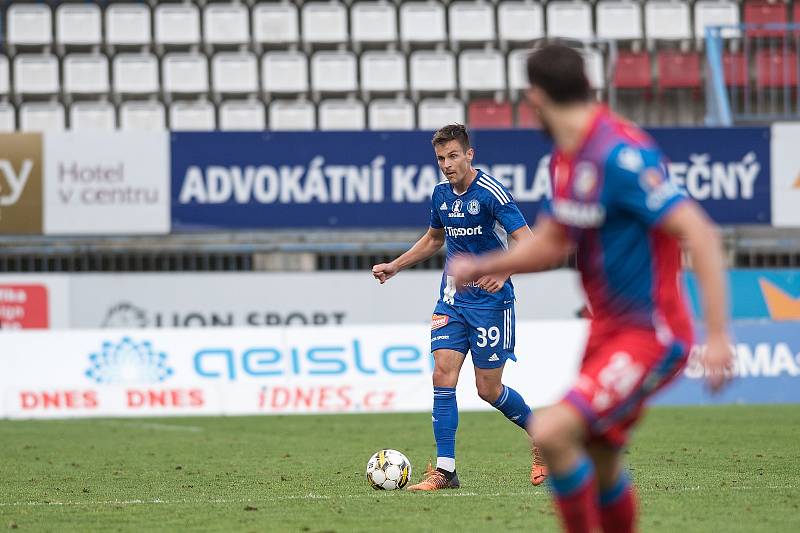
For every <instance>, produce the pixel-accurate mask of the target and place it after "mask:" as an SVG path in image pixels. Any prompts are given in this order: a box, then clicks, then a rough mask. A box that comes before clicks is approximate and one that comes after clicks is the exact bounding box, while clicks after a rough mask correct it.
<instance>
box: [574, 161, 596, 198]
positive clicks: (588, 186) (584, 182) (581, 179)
mask: <svg viewBox="0 0 800 533" xmlns="http://www.w3.org/2000/svg"><path fill="white" fill-rule="evenodd" d="M596 186H597V169H596V168H595V166H594V165H593V164H592V163H589V162H587V161H582V162H580V163H578V164H577V165H576V166H575V181H574V183H573V187H574V188H575V196H576V197H577V198H581V199H585V198H588V197H589V196H590V195H591V194H592V192H594V190H595V187H596Z"/></svg>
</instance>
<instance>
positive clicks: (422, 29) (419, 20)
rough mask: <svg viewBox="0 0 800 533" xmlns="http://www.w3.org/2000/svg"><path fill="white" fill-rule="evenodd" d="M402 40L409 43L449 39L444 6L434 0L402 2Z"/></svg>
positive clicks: (437, 41)
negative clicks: (433, 0)
mask: <svg viewBox="0 0 800 533" xmlns="http://www.w3.org/2000/svg"><path fill="white" fill-rule="evenodd" d="M400 41H401V42H403V43H408V44H416V43H422V44H435V43H443V42H445V41H447V30H446V28H445V14H444V6H442V5H441V4H439V3H438V2H432V1H428V2H404V3H403V4H401V5H400Z"/></svg>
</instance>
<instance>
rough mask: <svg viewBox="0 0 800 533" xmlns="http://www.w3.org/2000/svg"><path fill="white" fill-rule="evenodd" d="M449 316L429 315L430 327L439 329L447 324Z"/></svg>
mask: <svg viewBox="0 0 800 533" xmlns="http://www.w3.org/2000/svg"><path fill="white" fill-rule="evenodd" d="M449 320H450V317H449V316H447V315H433V316H432V317H431V329H432V330H433V329H439V328H442V327H444V326H446V325H447V322H448V321H449Z"/></svg>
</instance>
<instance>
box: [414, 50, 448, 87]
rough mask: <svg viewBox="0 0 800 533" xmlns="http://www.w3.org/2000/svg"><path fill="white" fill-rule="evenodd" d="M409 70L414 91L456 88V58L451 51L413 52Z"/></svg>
mask: <svg viewBox="0 0 800 533" xmlns="http://www.w3.org/2000/svg"><path fill="white" fill-rule="evenodd" d="M409 71H410V72H409V78H410V81H411V90H412V91H415V92H417V91H422V92H449V91H455V90H456V60H455V58H454V57H453V54H451V53H450V52H434V51H428V50H419V51H417V52H413V53H412V54H411V58H410V60H409Z"/></svg>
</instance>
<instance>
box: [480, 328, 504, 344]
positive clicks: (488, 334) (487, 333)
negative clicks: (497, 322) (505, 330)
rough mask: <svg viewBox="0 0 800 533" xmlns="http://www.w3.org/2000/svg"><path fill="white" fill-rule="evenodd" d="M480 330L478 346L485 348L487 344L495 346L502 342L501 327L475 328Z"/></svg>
mask: <svg viewBox="0 0 800 533" xmlns="http://www.w3.org/2000/svg"><path fill="white" fill-rule="evenodd" d="M475 330H476V331H477V332H478V341H477V343H476V345H477V346H478V348H485V347H486V346H487V345H488V346H489V347H490V348H494V347H495V346H497V344H498V343H499V342H500V328H498V327H497V326H492V327H490V328H489V329H486V328H475Z"/></svg>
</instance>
